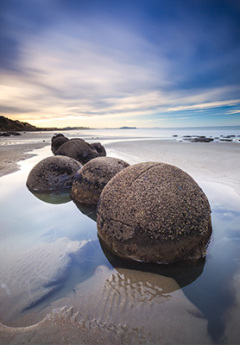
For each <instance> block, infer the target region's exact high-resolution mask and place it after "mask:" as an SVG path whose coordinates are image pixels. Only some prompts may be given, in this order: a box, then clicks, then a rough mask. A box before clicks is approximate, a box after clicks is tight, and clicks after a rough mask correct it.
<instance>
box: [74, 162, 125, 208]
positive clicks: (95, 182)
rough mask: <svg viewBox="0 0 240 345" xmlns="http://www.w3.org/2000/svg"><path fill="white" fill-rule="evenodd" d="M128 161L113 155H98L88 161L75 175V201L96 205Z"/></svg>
mask: <svg viewBox="0 0 240 345" xmlns="http://www.w3.org/2000/svg"><path fill="white" fill-rule="evenodd" d="M127 166H129V164H128V163H127V162H124V161H123V160H121V159H117V158H112V157H98V158H94V159H92V160H91V161H90V162H88V163H86V164H85V165H84V166H83V167H82V168H81V169H80V170H79V171H78V172H77V174H76V175H75V176H74V178H73V184H72V191H71V197H72V199H73V200H74V201H75V202H79V203H83V204H87V205H95V204H97V203H98V200H99V197H100V194H101V192H102V190H103V188H104V187H105V185H106V184H107V183H108V182H109V181H110V180H111V179H112V178H113V176H114V175H116V174H117V173H118V172H119V171H121V170H123V169H124V168H126V167H127Z"/></svg>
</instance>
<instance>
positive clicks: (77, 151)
mask: <svg viewBox="0 0 240 345" xmlns="http://www.w3.org/2000/svg"><path fill="white" fill-rule="evenodd" d="M55 154H56V155H60V156H68V157H71V158H73V159H76V160H77V161H79V162H80V163H81V164H85V163H87V162H88V161H90V160H91V159H93V158H96V157H99V153H98V152H97V150H96V149H95V148H94V147H92V146H91V145H90V144H88V143H87V142H86V141H85V140H83V139H80V138H76V139H69V140H67V141H66V142H65V143H63V144H62V145H61V146H60V147H59V148H58V149H57V151H56V152H55Z"/></svg>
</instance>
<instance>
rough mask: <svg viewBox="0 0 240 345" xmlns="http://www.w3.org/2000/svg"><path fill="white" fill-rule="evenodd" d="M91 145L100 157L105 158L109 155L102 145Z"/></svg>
mask: <svg viewBox="0 0 240 345" xmlns="http://www.w3.org/2000/svg"><path fill="white" fill-rule="evenodd" d="M90 145H91V146H92V147H93V148H94V149H95V150H96V151H97V152H98V154H99V156H100V157H104V156H106V155H107V153H106V150H105V147H104V146H103V145H102V144H101V143H93V144H90Z"/></svg>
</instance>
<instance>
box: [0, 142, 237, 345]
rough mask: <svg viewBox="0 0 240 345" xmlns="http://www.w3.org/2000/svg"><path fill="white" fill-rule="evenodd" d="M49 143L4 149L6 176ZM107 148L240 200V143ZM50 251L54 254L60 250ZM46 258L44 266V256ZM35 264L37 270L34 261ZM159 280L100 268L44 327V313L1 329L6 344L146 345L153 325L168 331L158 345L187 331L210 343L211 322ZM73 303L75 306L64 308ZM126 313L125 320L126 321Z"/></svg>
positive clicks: (0, 150) (169, 282) (0, 151)
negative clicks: (171, 168) (174, 169)
mask: <svg viewBox="0 0 240 345" xmlns="http://www.w3.org/2000/svg"><path fill="white" fill-rule="evenodd" d="M45 145H46V143H41V144H40V143H38V144H33V145H31V144H25V145H10V146H5V147H0V155H1V156H0V157H1V158H0V164H1V165H0V166H3V168H4V169H1V170H0V174H1V175H3V174H6V173H9V172H10V171H13V170H14V169H16V168H17V161H18V160H19V159H23V158H27V157H28V156H30V155H31V152H30V150H33V149H36V148H40V147H43V146H45ZM14 146H18V147H14ZM105 147H106V149H107V153H108V156H116V157H119V158H123V159H125V160H126V161H128V162H129V163H130V164H134V163H138V162H141V161H149V160H150V161H160V162H166V163H169V164H174V165H176V166H178V167H180V168H182V169H183V170H185V171H186V172H188V173H189V174H190V175H191V176H193V177H194V178H195V179H197V180H201V181H209V182H215V183H219V186H220V187H221V186H222V185H224V184H226V185H228V186H231V187H232V188H233V189H234V191H237V192H238V193H239V195H240V181H239V171H240V160H239V153H240V145H239V144H234V143H230V144H229V143H211V144H206V143H182V142H175V141H161V140H144V141H136V140H134V141H124V142H115V143H107V144H106V145H105ZM26 152H28V154H27V156H26V155H25V153H26ZM2 157H3V159H2ZM4 157H5V158H4ZM9 169H10V170H9ZM50 249H51V248H50ZM49 251H50V252H52V249H51V250H49ZM44 253H45V254H46V248H44ZM40 254H41V253H40ZM40 254H39V255H40ZM34 255H37V252H36V253H35V254H34ZM59 255H60V254H59ZM40 257H41V262H42V264H43V265H44V264H45V261H44V260H43V255H42V254H41V255H40ZM59 257H60V256H59ZM57 259H58V256H57V257H56V260H57ZM51 260H52V259H51ZM51 260H48V257H47V256H46V263H53V262H52V261H51ZM31 264H32V265H33V269H32V272H34V268H35V267H34V261H32V263H31ZM53 266H55V264H53ZM21 267H23V265H22V264H21ZM40 273H41V272H40ZM34 279H35V280H36V277H35V276H34ZM151 279H153V277H149V279H146V277H145V276H144V277H142V276H141V272H135V273H134V275H131V276H129V272H128V270H124V269H122V270H118V272H117V271H112V270H109V269H108V268H106V266H98V268H97V270H96V272H95V273H94V275H93V277H92V278H91V279H88V280H86V282H85V283H84V284H81V287H79V288H78V287H76V288H75V289H74V291H73V293H71V294H67V295H63V296H62V297H61V298H60V300H56V301H55V302H53V303H52V305H51V306H50V307H51V308H50V310H52V311H50V313H49V314H48V315H47V316H46V317H43V318H42V321H40V322H39V323H36V322H34V320H35V319H36V320H37V319H38V315H36V317H35V316H34V312H33V313H32V314H30V317H31V320H29V322H26V323H27V324H30V325H32V326H28V327H4V326H3V325H1V324H0V341H1V344H5V345H7V344H11V345H18V344H34V345H36V344H38V345H43V344H44V345H47V344H72V345H73V344H76V345H81V344H87V345H90V344H146V343H148V342H147V339H148V338H147V337H148V334H146V333H144V326H145V325H146V324H147V325H148V327H146V328H149V330H150V331H151V327H152V331H153V330H156V329H157V330H158V327H159V328H161V330H162V331H163V332H162V334H161V336H159V337H157V338H156V339H154V344H164V343H169V339H168V335H169V334H171V335H172V338H171V342H170V343H172V344H173V343H174V344H177V343H179V342H178V340H179V334H181V335H182V334H183V333H184V332H186V334H184V336H182V338H185V339H186V341H187V342H185V343H191V344H193V343H194V344H210V343H211V339H209V337H208V335H207V321H206V319H205V318H204V317H203V315H202V314H201V313H200V311H199V310H198V309H197V308H196V306H195V305H193V304H192V303H191V302H190V301H189V300H188V299H187V298H186V297H185V296H184V295H183V293H182V291H181V289H179V286H178V284H177V282H176V281H175V280H173V279H169V278H168V279H165V278H164V277H163V278H161V279H163V281H162V282H161V284H160V285H161V286H162V287H163V288H164V289H163V290H161V291H159V289H157V288H156V287H157V286H158V283H159V282H155V281H154V279H153V280H151ZM144 282H145V283H144ZM93 286H94V288H93ZM93 289H94V291H95V293H93ZM89 291H92V295H94V298H92V296H89ZM19 302H21V301H19ZM71 305H72V306H75V307H74V308H69V307H66V308H64V307H62V306H71ZM60 306H61V307H60ZM59 308H60V309H59ZM146 308H149V310H146ZM161 311H162V313H161ZM236 312H237V313H238V310H237V311H236ZM86 315H87V316H88V317H86ZM119 315H123V317H124V318H123V319H120V316H119ZM132 315H134V317H132ZM145 315H152V318H151V320H145V319H144V316H145ZM193 316H194V317H193ZM130 319H131V320H135V322H136V324H132V325H131V326H129V325H130V322H128V321H129V320H130ZM235 319H236V318H235ZM172 324H174V325H175V326H174V329H169V327H170V325H172ZM158 325H159V326H158ZM163 325H164V326H163ZM186 325H188V327H186ZM141 327H142V329H140V328H141ZM146 328H145V330H146ZM237 331H238V328H237V327H235V328H234V329H233V330H232V329H231V330H229V335H228V337H226V338H225V341H224V342H225V343H228V344H229V343H233V341H232V342H231V337H232V339H236V338H237V336H236V334H237ZM234 332H235V334H234ZM139 334H141V337H140V338H139ZM174 340H175V342H173V341H174Z"/></svg>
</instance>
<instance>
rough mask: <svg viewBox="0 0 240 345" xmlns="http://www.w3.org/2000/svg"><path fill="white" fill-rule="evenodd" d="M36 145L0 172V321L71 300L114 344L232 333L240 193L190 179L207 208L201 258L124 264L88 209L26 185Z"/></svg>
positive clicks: (237, 315)
mask: <svg viewBox="0 0 240 345" xmlns="http://www.w3.org/2000/svg"><path fill="white" fill-rule="evenodd" d="M228 133H229V132H228ZM94 139H95V138H94ZM229 145H231V143H229ZM36 154H38V155H37V156H35V157H33V158H31V159H28V160H25V161H23V162H22V163H21V169H20V170H19V171H18V172H15V173H13V174H10V175H7V176H4V177H2V178H0V205H1V207H0V225H1V228H0V304H1V308H0V322H1V323H2V324H4V325H7V326H12V327H16V326H18V327H24V326H28V325H31V324H34V323H37V322H39V321H40V320H42V319H43V318H44V317H45V316H46V314H48V313H51V312H52V311H53V310H54V311H55V312H57V311H58V310H60V309H61V307H67V308H70V307H73V308H74V311H75V312H76V313H78V314H77V315H80V316H78V318H76V322H77V323H79V325H81V326H83V325H84V327H85V328H88V329H89V332H91V329H93V328H94V327H96V328H97V329H100V330H103V331H105V332H109V336H111V339H114V343H115V344H118V343H127V344H131V343H134V344H137V343H138V344H160V343H171V344H173V343H176V342H177V343H182V344H186V343H191V344H192V343H195V344H202V343H204V344H217V343H219V344H221V343H225V344H236V343H238V341H239V335H240V334H239V330H238V324H239V319H240V295H239V286H240V228H239V224H240V196H239V195H238V194H236V193H235V191H234V190H233V189H232V188H230V187H228V186H224V185H219V184H218V183H210V182H204V181H198V182H199V184H200V186H201V187H202V188H203V190H204V192H205V193H206V195H207V197H208V199H209V201H210V204H211V208H212V225H213V236H212V238H211V242H210V244H209V247H208V251H207V256H206V259H205V260H203V261H202V262H199V263H198V264H197V265H195V266H187V265H173V266H172V265H170V266H158V267H157V268H156V267H150V266H147V267H145V266H144V265H142V266H141V265H140V266H139V265H128V264H126V263H124V262H122V261H121V260H118V259H116V258H115V257H114V256H112V255H111V254H110V253H108V252H107V251H106V249H105V248H104V247H102V245H101V243H100V242H99V239H98V236H97V228H96V222H95V211H94V209H86V208H85V209H79V208H77V207H76V205H75V204H74V203H73V202H72V201H71V200H70V198H68V196H67V195H55V196H52V197H50V198H48V197H45V198H44V196H42V197H41V198H37V197H36V196H34V195H33V194H32V193H30V192H29V190H28V189H27V187H26V185H25V183H26V179H27V176H28V173H29V171H30V170H31V168H32V167H33V166H34V165H35V164H36V163H37V162H38V161H39V160H41V159H42V158H44V157H46V156H48V155H50V154H51V152H50V148H49V147H45V148H43V149H41V150H37V151H36ZM130 163H131V162H130ZM59 308H60V309H59ZM119 332H120V333H119ZM114 337H115V338H114ZM120 337H124V338H121V339H124V341H123V342H122V340H121V342H118V341H119V339H120Z"/></svg>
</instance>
